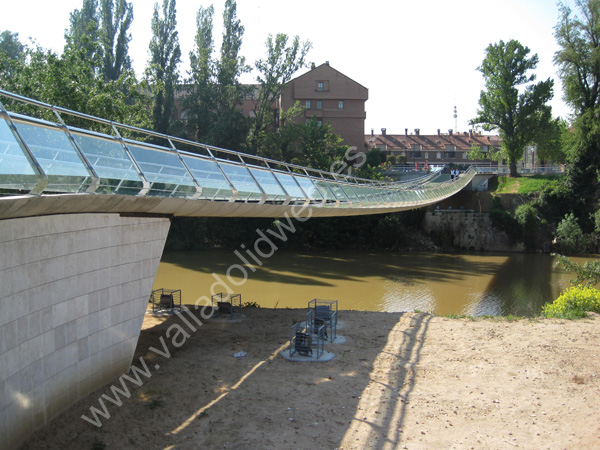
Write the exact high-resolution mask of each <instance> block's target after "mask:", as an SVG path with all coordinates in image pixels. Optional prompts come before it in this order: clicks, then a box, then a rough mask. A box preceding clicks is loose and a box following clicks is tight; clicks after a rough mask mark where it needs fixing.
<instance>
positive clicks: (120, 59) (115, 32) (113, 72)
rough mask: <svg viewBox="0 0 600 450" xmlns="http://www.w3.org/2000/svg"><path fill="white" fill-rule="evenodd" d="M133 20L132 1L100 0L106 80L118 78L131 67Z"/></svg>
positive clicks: (100, 36) (101, 42)
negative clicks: (130, 32) (130, 31)
mask: <svg viewBox="0 0 600 450" xmlns="http://www.w3.org/2000/svg"><path fill="white" fill-rule="evenodd" d="M115 2H116V3H115ZM132 22H133V5H132V4H131V3H127V2H126V1H125V0H100V29H99V42H100V46H101V48H102V75H103V77H104V79H105V80H106V81H114V80H117V79H118V78H119V77H120V76H121V74H122V73H123V72H124V71H126V70H128V69H131V59H130V58H129V41H130V40H131V35H130V34H129V27H130V26H131V23H132Z"/></svg>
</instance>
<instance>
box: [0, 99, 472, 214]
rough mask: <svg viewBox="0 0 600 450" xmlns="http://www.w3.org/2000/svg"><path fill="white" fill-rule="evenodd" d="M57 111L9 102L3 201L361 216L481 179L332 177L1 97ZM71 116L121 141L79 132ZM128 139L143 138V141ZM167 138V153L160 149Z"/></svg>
mask: <svg viewBox="0 0 600 450" xmlns="http://www.w3.org/2000/svg"><path fill="white" fill-rule="evenodd" d="M0 96H2V97H6V98H9V99H12V100H15V101H18V102H21V103H24V104H27V105H31V106H35V107H37V108H39V109H41V110H45V111H51V112H52V113H53V116H54V117H55V118H56V121H50V120H47V119H41V118H35V117H31V116H26V115H22V114H17V113H14V112H9V111H7V110H6V109H5V107H4V105H3V104H2V102H0V195H2V196H15V195H41V194H57V193H78V194H80V193H86V194H119V195H130V196H137V197H149V196H159V197H170V198H183V199H192V200H193V199H204V200H211V201H226V202H246V203H257V204H263V203H271V204H280V205H293V204H303V205H308V204H312V205H315V206H335V207H352V206H353V205H356V206H358V205H360V206H361V207H364V206H378V205H387V206H389V205H392V204H403V205H413V206H418V205H421V204H423V205H425V204H430V203H433V202H435V200H436V199H443V198H446V197H448V196H449V195H452V194H453V193H455V192H457V191H458V190H460V189H462V188H463V187H464V186H465V185H466V184H467V183H468V182H469V181H470V180H471V178H472V177H473V176H474V174H475V172H474V171H471V170H469V171H466V172H465V173H464V174H462V176H461V177H460V178H459V179H458V180H454V181H453V182H444V183H431V184H427V183H428V182H430V181H431V180H432V179H433V178H435V177H436V176H437V175H438V174H439V171H432V172H430V173H428V174H426V175H424V176H423V177H419V178H418V179H413V180H410V181H405V182H393V183H392V182H382V181H375V180H369V179H361V178H357V177H353V176H350V175H347V174H341V173H334V172H326V171H322V170H316V169H312V168H310V167H302V166H298V165H294V164H289V163H285V162H281V161H275V160H271V159H268V158H262V157H259V156H255V155H249V154H244V153H239V152H235V151H232V150H228V149H222V148H218V147H214V146H210V145H206V144H202V143H198V142H193V141H190V140H187V139H182V138H178V137H175V136H169V135H164V134H160V133H156V132H153V131H150V130H144V129H141V128H137V127H133V126H130V125H125V124H120V123H116V122H112V121H110V120H106V119H102V118H98V117H93V116H89V115H87V114H83V113H80V112H76V111H71V110H68V109H65V108H61V107H58V106H53V105H49V104H46V103H43V102H39V101H37V100H32V99H29V98H26V97H22V96H20V95H16V94H13V93H10V92H7V91H2V90H0ZM63 115H72V116H76V117H79V118H83V119H86V120H89V121H92V122H95V123H98V124H101V125H103V126H104V127H106V128H107V129H109V130H111V132H112V134H105V133H100V132H97V131H91V130H89V129H83V128H77V127H73V126H69V125H67V124H66V123H65V121H64V120H63ZM124 131H126V132H127V133H135V135H136V136H137V135H141V136H142V139H139V140H134V139H130V138H127V137H123V135H122V133H123V134H126V133H124ZM150 139H155V140H157V139H159V140H160V141H161V143H162V142H164V145H157V144H155V143H150V142H149V140H150Z"/></svg>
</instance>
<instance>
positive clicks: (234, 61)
mask: <svg viewBox="0 0 600 450" xmlns="http://www.w3.org/2000/svg"><path fill="white" fill-rule="evenodd" d="M223 27H224V31H223V43H222V44H221V58H220V60H219V61H218V62H217V64H216V78H217V79H216V81H217V83H216V85H215V88H216V91H217V92H216V97H215V98H216V111H215V112H216V122H215V123H214V124H213V129H212V139H211V140H212V143H213V144H214V145H216V146H218V147H224V148H230V149H236V148H237V149H239V148H240V147H241V145H242V144H243V142H244V141H245V137H246V133H247V124H246V119H245V117H244V115H243V113H242V111H241V109H240V108H239V106H240V105H241V103H242V100H243V98H244V94H245V88H244V86H243V85H242V84H241V82H240V80H239V78H240V76H241V75H242V74H243V73H246V72H248V71H249V70H250V68H249V67H248V66H247V65H246V63H245V59H244V57H243V56H241V55H240V49H241V47H242V37H243V36H244V26H243V25H242V24H241V22H240V20H239V19H238V18H237V4H236V1H235V0H226V1H225V10H224V11H223Z"/></svg>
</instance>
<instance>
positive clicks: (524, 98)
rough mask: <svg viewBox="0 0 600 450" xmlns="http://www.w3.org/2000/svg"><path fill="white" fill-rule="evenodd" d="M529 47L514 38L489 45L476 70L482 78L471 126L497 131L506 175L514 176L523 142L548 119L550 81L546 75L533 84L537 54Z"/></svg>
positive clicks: (534, 136) (534, 135)
mask: <svg viewBox="0 0 600 450" xmlns="http://www.w3.org/2000/svg"><path fill="white" fill-rule="evenodd" d="M529 53H530V50H529V48H527V47H524V46H523V45H521V43H519V42H518V41H516V40H511V41H509V42H507V43H504V41H500V42H499V43H497V44H490V45H489V46H488V47H487V49H486V57H485V59H484V60H483V63H482V65H481V66H480V67H479V68H478V70H479V71H480V72H481V73H482V74H483V77H484V79H485V87H486V90H485V91H481V94H480V97H479V106H480V108H481V109H479V110H478V111H477V116H476V117H475V118H474V119H472V120H471V121H470V123H471V125H478V124H481V125H483V128H484V129H485V130H487V131H491V130H498V131H499V133H500V137H501V138H502V151H503V152H504V156H505V157H506V159H507V160H508V163H509V166H510V175H511V176H513V177H514V176H517V161H519V160H520V159H521V158H522V157H523V150H524V148H525V146H526V145H529V144H532V143H534V142H535V141H536V139H537V138H538V137H539V135H540V133H541V130H542V128H543V126H545V124H547V123H548V122H549V121H550V120H552V110H551V107H550V106H548V105H547V102H548V101H549V100H550V99H551V98H552V95H553V92H552V89H553V84H554V83H553V81H552V80H551V79H550V78H548V80H546V81H541V82H539V83H537V84H533V82H534V81H535V79H536V76H535V75H534V74H532V75H527V72H528V71H530V70H533V69H535V68H536V67H537V63H538V56H537V54H534V55H533V56H531V57H529Z"/></svg>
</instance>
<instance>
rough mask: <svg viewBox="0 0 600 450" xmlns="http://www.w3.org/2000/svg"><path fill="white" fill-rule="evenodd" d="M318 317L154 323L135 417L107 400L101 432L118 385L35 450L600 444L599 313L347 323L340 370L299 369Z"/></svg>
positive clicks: (267, 315)
mask: <svg viewBox="0 0 600 450" xmlns="http://www.w3.org/2000/svg"><path fill="white" fill-rule="evenodd" d="M198 312H199V311H198ZM184 317H185V316H184ZM187 317H188V322H189V323H190V324H192V325H194V323H195V322H194V320H193V319H192V318H191V317H189V316H187ZM198 317H199V316H198ZM303 318H304V311H303V310H271V309H256V308H248V309H246V310H245V318H244V319H243V321H242V322H241V323H230V322H227V321H223V320H222V319H215V318H212V319H209V320H204V319H202V318H199V319H198V320H200V321H201V322H203V325H202V326H198V325H197V323H195V325H196V327H195V328H196V329H197V331H195V332H193V331H191V329H190V328H189V326H188V324H186V323H185V322H184V321H183V320H182V319H181V318H180V317H178V316H170V317H169V318H168V319H167V320H165V318H155V317H152V316H150V315H147V316H146V320H145V322H144V330H143V331H142V333H141V336H140V340H139V344H138V347H137V351H136V355H135V358H134V364H135V365H136V366H140V367H142V366H141V362H140V360H139V358H140V357H143V358H144V361H145V362H146V364H147V366H148V368H149V371H151V376H150V378H149V379H148V378H146V377H145V376H143V375H142V376H141V379H142V380H143V384H142V385H141V386H140V387H135V389H133V392H132V393H131V397H130V398H123V400H122V406H120V407H119V406H116V405H111V404H109V403H108V402H106V403H107V404H109V405H110V406H109V407H108V412H109V414H110V418H108V419H106V418H102V417H99V419H100V420H101V422H102V426H101V427H99V428H98V427H96V426H93V425H91V424H89V423H87V422H85V421H84V420H83V419H81V416H82V415H87V416H91V414H90V406H96V407H98V408H100V404H99V402H98V398H99V397H100V395H102V394H106V395H107V396H111V397H114V395H113V394H111V392H110V389H109V386H106V387H104V388H102V389H100V390H98V391H96V392H94V393H92V394H91V395H90V396H89V397H87V398H85V399H83V400H81V401H79V402H78V403H77V404H75V405H74V406H73V407H72V408H71V409H69V410H68V411H66V412H65V413H63V414H62V415H61V416H59V417H58V418H57V419H56V420H54V421H53V422H52V423H51V424H49V425H48V426H47V427H45V428H44V429H42V430H39V431H38V432H36V433H35V434H33V435H32V437H31V439H30V440H29V441H28V442H27V443H26V444H25V445H24V447H23V448H25V449H77V450H80V449H102V448H106V449H222V448H228V449H387V448H401V449H405V448H406V449H448V448H459V449H463V448H467V449H470V448H473V449H505V448H506V449H512V448H524V449H546V448H548V449H598V448H600V316H598V315H594V316H591V317H590V318H588V319H584V320H581V321H577V322H571V321H559V320H545V319H544V320H542V319H539V320H538V319H536V320H519V321H514V322H509V321H506V320H493V319H480V320H469V319H449V318H444V317H437V316H432V315H429V314H419V313H375V312H357V311H341V312H340V320H341V324H342V326H341V328H340V329H339V330H338V335H339V336H341V337H343V338H344V339H340V340H341V341H344V340H345V342H344V343H339V344H336V343H335V342H334V343H330V344H327V345H326V350H327V351H328V352H332V353H334V354H335V358H334V359H333V360H331V361H327V362H323V361H319V362H290V361H288V360H286V359H285V358H283V356H282V352H283V351H284V350H285V348H286V345H287V339H288V335H289V328H290V326H291V325H292V324H293V323H294V322H295V321H302V320H303ZM161 339H162V342H161ZM163 343H164V344H166V345H168V348H165V347H164V346H163ZM151 347H153V348H154V349H156V350H160V352H161V353H164V354H165V355H163V356H161V355H159V354H157V352H155V351H154V350H150V348H151ZM237 352H246V353H247V355H246V356H242V357H233V355H234V354H236V353H237ZM167 353H170V356H166V354H167ZM126 384H127V385H128V386H131V387H134V386H133V384H131V383H129V382H126ZM119 386H120V384H119Z"/></svg>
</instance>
